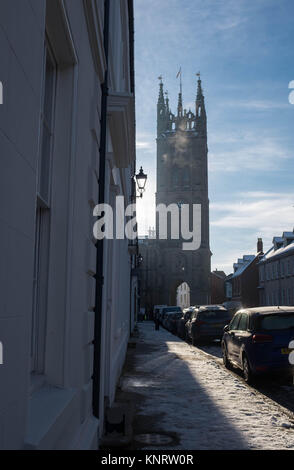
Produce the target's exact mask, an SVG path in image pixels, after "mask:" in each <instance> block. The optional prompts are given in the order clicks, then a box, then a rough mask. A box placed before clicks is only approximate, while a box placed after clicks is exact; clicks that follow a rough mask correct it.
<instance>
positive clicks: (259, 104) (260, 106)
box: [221, 99, 289, 111]
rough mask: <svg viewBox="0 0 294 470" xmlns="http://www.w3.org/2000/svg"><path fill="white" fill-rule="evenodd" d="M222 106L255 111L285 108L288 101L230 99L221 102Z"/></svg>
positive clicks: (287, 106)
mask: <svg viewBox="0 0 294 470" xmlns="http://www.w3.org/2000/svg"><path fill="white" fill-rule="evenodd" d="M221 105H222V107H223V106H224V107H226V106H230V107H233V108H244V109H252V110H255V111H267V110H273V109H286V108H289V103H288V102H286V101H285V102H276V101H268V100H249V99H248V100H237V99H236V100H232V101H228V100H227V101H225V102H222V103H221Z"/></svg>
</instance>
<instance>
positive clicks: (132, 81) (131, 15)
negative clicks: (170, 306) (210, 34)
mask: <svg viewBox="0 0 294 470" xmlns="http://www.w3.org/2000/svg"><path fill="white" fill-rule="evenodd" d="M128 16H129V53H130V91H131V93H135V71H134V38H135V34H134V6H133V0H128ZM133 172H134V175H135V174H136V160H135V162H134V168H133ZM131 202H132V204H133V203H135V202H136V183H134V180H132V192H131ZM137 243H138V239H136V244H137ZM137 256H138V253H136V255H135V268H136V267H137ZM130 263H131V269H130V318H129V322H130V325H129V334H130V336H131V335H132V302H133V295H132V278H133V276H132V271H133V268H132V255H130ZM134 309H136V305H134Z"/></svg>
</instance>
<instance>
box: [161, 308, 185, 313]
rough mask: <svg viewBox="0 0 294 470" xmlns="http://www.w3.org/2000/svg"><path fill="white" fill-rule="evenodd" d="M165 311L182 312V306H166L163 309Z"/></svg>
mask: <svg viewBox="0 0 294 470" xmlns="http://www.w3.org/2000/svg"><path fill="white" fill-rule="evenodd" d="M163 312H181V313H182V310H181V307H166V308H164V309H163Z"/></svg>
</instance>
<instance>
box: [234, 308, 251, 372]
mask: <svg viewBox="0 0 294 470" xmlns="http://www.w3.org/2000/svg"><path fill="white" fill-rule="evenodd" d="M248 321H249V318H248V314H247V313H242V314H241V316H240V320H239V324H238V329H237V330H236V332H235V335H234V342H233V349H234V356H235V360H236V362H237V364H238V365H239V366H242V351H243V349H244V345H245V343H246V341H247V338H248V336H250V333H249V332H248Z"/></svg>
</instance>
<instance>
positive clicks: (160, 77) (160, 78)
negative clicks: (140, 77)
mask: <svg viewBox="0 0 294 470" xmlns="http://www.w3.org/2000/svg"><path fill="white" fill-rule="evenodd" d="M158 80H160V81H161V83H162V75H159V77H158Z"/></svg>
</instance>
